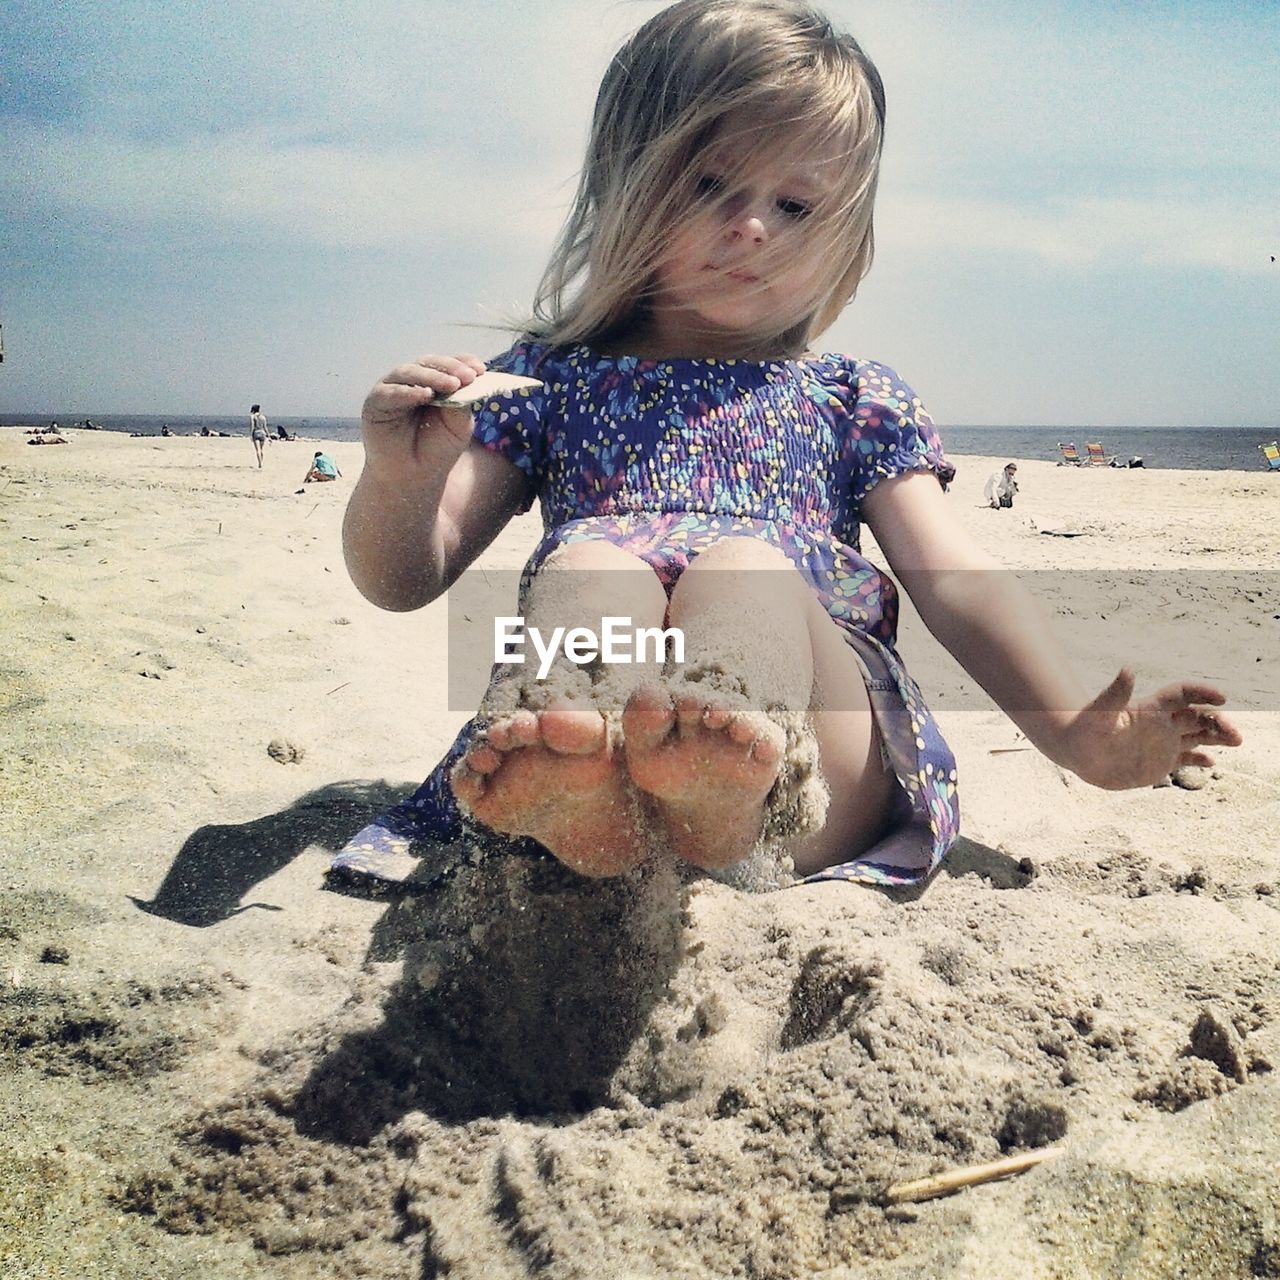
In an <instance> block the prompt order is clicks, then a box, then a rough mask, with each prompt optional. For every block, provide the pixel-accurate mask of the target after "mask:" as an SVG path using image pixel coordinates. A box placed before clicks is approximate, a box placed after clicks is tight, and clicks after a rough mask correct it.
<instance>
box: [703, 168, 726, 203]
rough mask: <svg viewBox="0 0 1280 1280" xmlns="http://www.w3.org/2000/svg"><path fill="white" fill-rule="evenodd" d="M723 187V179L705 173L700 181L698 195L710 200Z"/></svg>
mask: <svg viewBox="0 0 1280 1280" xmlns="http://www.w3.org/2000/svg"><path fill="white" fill-rule="evenodd" d="M723 186H724V180H723V179H722V178H717V177H715V176H714V175H713V174H709V173H704V174H703V175H702V177H700V178H699V179H698V195H700V196H702V197H704V198H709V197H710V196H713V195H715V194H716V192H717V191H719V190H720V188H721V187H723Z"/></svg>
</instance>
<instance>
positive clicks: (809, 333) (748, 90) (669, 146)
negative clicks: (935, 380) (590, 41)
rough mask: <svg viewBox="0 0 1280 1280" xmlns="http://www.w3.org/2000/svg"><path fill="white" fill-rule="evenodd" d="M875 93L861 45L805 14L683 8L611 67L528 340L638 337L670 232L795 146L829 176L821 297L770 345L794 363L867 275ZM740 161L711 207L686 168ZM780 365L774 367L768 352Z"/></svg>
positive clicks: (823, 207)
mask: <svg viewBox="0 0 1280 1280" xmlns="http://www.w3.org/2000/svg"><path fill="white" fill-rule="evenodd" d="M883 136H884V88H883V85H882V83H881V80H880V76H879V73H878V72H877V71H876V69H875V66H874V65H873V64H872V63H871V61H870V59H869V58H867V56H866V55H865V54H864V53H863V52H862V50H861V48H860V47H859V46H858V44H857V42H856V41H855V40H854V39H853V38H852V37H851V36H848V35H844V34H842V33H840V32H838V31H836V30H835V29H834V28H833V27H832V25H831V23H830V22H829V21H828V20H827V19H826V18H825V17H824V16H823V15H822V14H820V13H818V12H817V11H816V10H815V9H813V8H811V7H810V6H809V5H808V4H805V3H802V0H679V2H678V3H676V4H673V5H671V6H670V7H669V8H667V9H664V10H663V11H662V12H661V13H659V14H657V15H656V16H655V17H654V18H652V19H650V20H649V21H648V22H646V23H645V24H644V25H643V26H642V27H641V28H640V29H639V30H638V31H637V32H636V33H635V34H634V35H633V36H632V37H631V39H630V40H629V41H628V42H627V43H626V44H625V45H624V46H623V47H622V49H621V50H620V51H619V52H618V54H617V55H616V56H615V57H614V59H613V61H612V63H611V64H610V66H609V68H608V70H607V71H606V73H605V76H604V79H603V81H602V83H601V86H600V91H599V94H598V96H597V98H596V106H595V113H594V118H593V122H592V129H591V137H590V140H589V142H588V146H587V155H586V161H585V164H584V166H583V169H582V173H581V176H580V179H579V183H578V190H577V194H576V196H575V199H574V203H573V207H572V209H571V210H570V213H569V216H568V218H567V220H566V222H565V225H564V228H563V230H562V231H561V233H560V238H559V240H558V242H557V244H556V246H555V249H554V251H553V253H552V256H551V260H550V262H549V264H548V266H547V269H546V272H545V273H544V275H543V278H542V282H541V284H540V285H539V287H538V291H537V294H536V296H535V300H534V307H533V318H532V320H531V321H529V322H528V323H527V324H526V325H525V326H524V328H525V331H526V332H527V333H528V334H530V335H531V336H534V337H537V338H540V339H542V340H544V341H547V342H549V343H551V344H552V345H556V346H563V345H571V344H575V343H586V344H592V343H600V342H608V341H609V340H610V339H611V338H614V337H618V336H624V335H626V334H628V333H631V332H634V331H635V330H636V329H637V328H638V327H639V326H641V325H643V322H644V318H645V313H646V303H645V295H646V293H647V291H648V289H649V288H650V287H651V284H652V281H653V278H654V272H655V269H656V266H657V264H658V262H659V261H660V260H661V257H662V254H663V250H664V247H665V245H666V244H667V242H668V241H669V239H670V236H671V234H672V232H673V230H674V229H676V228H678V227H679V226H680V225H681V224H682V223H684V222H687V221H688V219H689V218H690V217H692V216H694V215H695V214H697V213H699V212H703V211H705V209H706V207H707V205H708V203H709V202H711V201H718V200H720V199H722V198H723V195H724V189H725V188H727V187H731V186H732V184H733V183H734V181H735V180H740V179H741V177H742V173H741V170H742V169H744V168H745V167H746V166H747V165H748V164H750V162H751V159H752V156H753V155H755V154H758V153H759V151H760V150H761V149H762V148H767V147H774V146H777V145H778V144H779V141H780V140H782V141H783V142H784V143H785V141H786V140H788V139H789V140H791V141H792V142H793V143H798V144H799V145H801V146H803V147H806V148H807V147H809V146H812V147H814V148H820V149H822V151H823V153H824V155H825V156H826V157H828V158H834V160H835V164H836V166H837V167H838V168H839V169H840V172H839V174H838V180H837V181H836V182H834V183H833V184H832V188H831V192H830V194H829V195H827V196H824V197H823V198H822V199H820V200H819V201H817V202H816V203H815V205H814V207H813V208H812V209H811V210H809V211H808V213H807V214H806V216H805V221H804V227H803V234H804V235H805V236H806V238H807V239H809V238H813V239H810V243H811V245H813V247H814V248H815V249H816V250H817V251H819V252H820V253H821V254H822V258H823V260H824V261H828V262H830V263H831V264H832V266H831V272H830V276H829V287H827V288H824V290H823V291H822V292H821V296H819V297H816V298H813V299H810V300H808V305H807V309H806V313H805V314H804V315H801V316H790V317H784V318H783V319H785V321H786V323H785V325H784V327H783V328H782V329H781V330H780V331H776V332H774V333H772V334H769V335H756V336H757V337H758V338H759V339H761V340H765V339H767V340H768V341H770V342H772V343H773V345H774V346H776V347H779V348H783V349H789V350H796V351H798V350H800V349H803V348H804V347H805V346H806V345H807V344H808V342H809V340H810V338H811V337H813V336H815V335H816V334H818V333H820V332H821V331H822V330H823V329H825V328H827V327H828V326H829V325H830V324H831V323H832V322H833V321H834V320H835V318H836V317H837V316H838V315H839V314H840V312H841V311H842V310H843V309H844V307H845V306H846V305H847V304H848V303H849V302H850V301H851V300H852V298H853V296H854V294H855V293H856V292H857V289H858V285H859V283H860V282H861V280H862V278H863V277H864V276H865V275H866V273H867V271H868V270H869V269H870V267H871V259H872V254H873V250H874V236H873V231H872V206H873V204H874V200H875V192H876V183H877V178H878V173H879V161H880V150H881V143H882V140H883ZM717 142H719V143H726V142H728V143H733V144H735V145H736V146H737V147H740V151H739V152H738V155H739V157H740V159H739V161H738V162H731V163H730V164H729V165H728V168H729V170H730V172H728V173H727V174H725V173H719V174H718V175H717V177H718V182H717V184H716V185H717V188H718V190H717V191H716V192H715V194H714V195H709V194H708V192H707V191H706V190H705V188H703V187H701V186H700V184H699V174H698V170H697V163H698V159H699V157H700V155H702V153H704V152H705V150H706V149H707V147H708V146H710V145H712V144H713V143H717ZM777 354H782V351H779V352H778V353H777Z"/></svg>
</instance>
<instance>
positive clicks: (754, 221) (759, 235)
mask: <svg viewBox="0 0 1280 1280" xmlns="http://www.w3.org/2000/svg"><path fill="white" fill-rule="evenodd" d="M768 237H769V233H768V232H767V231H766V230H765V225H764V223H763V222H762V221H761V220H760V219H759V218H758V217H757V216H756V215H755V214H754V213H749V212H747V211H746V210H743V211H742V212H741V213H738V214H736V215H735V216H734V217H732V218H731V219H730V220H729V222H728V223H727V224H726V225H725V239H726V240H728V241H730V243H736V242H737V241H739V240H750V241H752V242H754V243H755V244H764V242H765V241H766V240H767V239H768Z"/></svg>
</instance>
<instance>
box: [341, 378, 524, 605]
mask: <svg viewBox="0 0 1280 1280" xmlns="http://www.w3.org/2000/svg"><path fill="white" fill-rule="evenodd" d="M484 367H485V366H484V364H483V362H482V361H480V360H479V359H477V358H476V357H475V356H461V357H456V358H455V357H450V356H424V357H423V358H422V359H421V360H419V361H416V362H414V363H413V364H410V365H401V366H400V367H399V368H398V369H395V370H393V371H392V372H391V373H389V374H388V375H387V376H386V377H385V378H384V379H383V380H382V381H381V382H379V383H378V385H377V386H375V387H374V389H373V390H372V391H371V392H370V393H369V396H368V398H367V399H366V400H365V404H364V412H363V414H362V415H361V422H360V431H361V437H362V439H363V440H364V446H365V466H364V470H363V472H362V473H361V475H360V479H359V480H358V481H357V483H356V487H355V490H354V491H353V492H352V495H351V500H350V502H349V503H348V504H347V513H346V517H345V519H344V521H343V526H342V539H343V549H344V552H345V555H346V561H347V569H348V571H349V572H350V574H351V578H352V581H353V582H354V583H355V584H356V586H357V588H359V590H360V592H361V594H362V595H364V596H365V597H366V598H367V599H368V600H371V601H372V602H373V603H374V604H376V605H379V606H381V607H382V608H384V609H394V610H397V611H403V610H408V609H416V608H419V607H420V606H421V605H424V604H429V603H430V602H431V601H432V600H434V599H435V598H436V597H437V596H439V595H440V594H442V593H443V592H444V591H445V590H446V589H447V588H448V587H449V586H450V584H451V583H452V582H454V581H455V579H456V578H457V577H458V576H459V575H460V574H461V573H462V571H463V570H464V569H465V568H466V567H467V566H468V565H469V564H471V562H472V561H473V560H474V559H475V558H476V556H478V555H479V554H480V552H481V551H483V550H484V548H485V547H487V546H488V545H489V543H490V542H492V541H493V539H494V538H495V537H496V536H497V534H498V532H499V531H500V530H501V529H502V527H503V525H505V524H506V523H507V521H508V520H510V519H511V517H512V516H513V515H515V514H516V512H518V511H519V510H520V508H521V506H522V505H523V502H524V498H525V496H526V481H525V479H524V477H523V475H522V474H521V472H520V470H519V469H518V468H517V467H516V466H515V465H514V464H513V463H511V462H509V461H508V460H507V459H506V458H503V457H500V456H498V455H497V454H495V453H492V452H490V451H489V450H487V449H485V448H483V447H482V446H481V445H478V444H475V443H473V442H472V440H471V426H472V420H471V414H470V412H469V411H467V410H453V409H439V408H435V407H433V406H432V404H431V402H432V401H433V400H434V399H435V398H436V397H437V396H445V395H448V394H449V393H450V392H452V391H456V390H458V388H459V387H464V386H467V385H469V384H470V383H471V382H472V381H473V380H474V379H475V378H476V377H477V375H478V374H480V373H482V372H484Z"/></svg>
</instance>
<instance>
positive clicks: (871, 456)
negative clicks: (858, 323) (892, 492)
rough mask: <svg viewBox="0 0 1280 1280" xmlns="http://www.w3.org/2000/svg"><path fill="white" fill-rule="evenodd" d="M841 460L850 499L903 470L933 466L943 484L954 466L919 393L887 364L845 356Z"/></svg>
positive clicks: (858, 500)
mask: <svg viewBox="0 0 1280 1280" xmlns="http://www.w3.org/2000/svg"><path fill="white" fill-rule="evenodd" d="M847 369H848V375H849V378H848V383H847V384H846V385H847V386H848V388H849V392H850V396H849V400H848V401H847V402H846V403H847V412H848V419H847V427H846V430H847V435H846V437H845V453H846V460H847V462H848V464H849V468H850V484H851V486H852V497H853V500H854V502H855V503H859V504H860V503H861V502H862V500H863V499H864V498H865V497H866V496H867V494H868V493H870V492H871V490H872V489H873V488H875V486H876V485H877V484H878V483H879V482H880V481H881V480H887V479H888V478H889V477H890V476H897V475H903V474H904V473H906V472H908V471H932V472H933V474H934V475H935V476H937V477H938V482H939V483H940V484H942V485H943V486H944V487H945V486H946V485H948V484H950V483H951V481H952V480H954V479H955V474H956V469H955V467H954V466H952V465H951V463H950V462H948V461H947V459H946V457H945V455H944V454H943V451H942V441H941V440H940V439H939V438H938V432H937V429H936V428H935V427H934V425H933V419H932V418H930V417H929V415H928V413H927V412H925V408H924V405H922V404H921V403H920V397H919V396H917V395H916V393H915V392H914V391H912V389H911V388H910V387H909V386H908V385H907V384H906V383H905V382H903V380H902V379H901V378H899V377H898V375H897V374H896V373H894V371H893V370H892V369H889V368H887V367H886V366H885V365H882V364H876V363H874V362H872V361H864V360H853V361H849V363H848V365H847Z"/></svg>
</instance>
